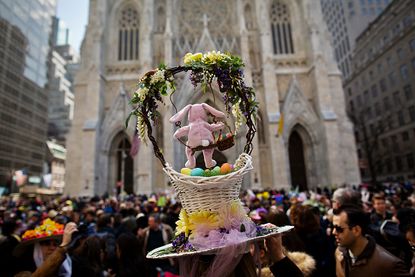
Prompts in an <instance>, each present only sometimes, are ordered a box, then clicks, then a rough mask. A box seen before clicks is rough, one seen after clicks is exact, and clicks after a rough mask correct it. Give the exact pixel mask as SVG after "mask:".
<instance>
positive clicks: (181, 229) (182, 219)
mask: <svg viewBox="0 0 415 277" xmlns="http://www.w3.org/2000/svg"><path fill="white" fill-rule="evenodd" d="M189 225H190V224H189V217H188V216H187V213H186V211H185V210H184V209H182V210H181V211H180V215H179V220H178V221H176V236H178V235H180V234H181V233H184V235H185V236H186V237H188V236H189V232H190V229H189Z"/></svg>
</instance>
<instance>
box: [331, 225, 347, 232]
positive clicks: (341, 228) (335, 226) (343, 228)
mask: <svg viewBox="0 0 415 277" xmlns="http://www.w3.org/2000/svg"><path fill="white" fill-rule="evenodd" d="M346 228H351V227H350V226H348V227H341V226H339V225H333V230H336V233H338V234H341V233H343V232H344V230H346Z"/></svg>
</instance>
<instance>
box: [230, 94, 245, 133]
mask: <svg viewBox="0 0 415 277" xmlns="http://www.w3.org/2000/svg"><path fill="white" fill-rule="evenodd" d="M239 104H240V101H239V102H238V103H236V104H235V105H233V106H232V115H233V116H234V117H235V134H237V133H238V131H239V129H240V128H241V126H242V125H243V124H244V122H245V118H244V117H243V115H242V111H241V109H240V108H239Z"/></svg>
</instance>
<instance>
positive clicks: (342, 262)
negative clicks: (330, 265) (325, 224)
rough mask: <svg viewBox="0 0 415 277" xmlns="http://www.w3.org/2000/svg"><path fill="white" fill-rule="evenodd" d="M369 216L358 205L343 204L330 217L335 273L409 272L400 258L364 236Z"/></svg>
mask: <svg viewBox="0 0 415 277" xmlns="http://www.w3.org/2000/svg"><path fill="white" fill-rule="evenodd" d="M368 222H369V218H368V216H367V215H366V214H365V213H364V212H363V210H362V209H361V208H359V207H355V206H347V205H345V206H342V207H340V208H339V209H338V210H336V211H335V214H334V217H333V235H334V236H335V239H336V243H337V245H338V247H337V249H336V254H335V258H336V275H337V276H345V277H355V276H362V277H366V276H376V277H383V276H384V277H391V276H410V274H409V270H408V269H407V268H406V267H405V264H404V262H403V261H401V260H400V259H398V258H396V257H395V256H394V255H392V254H391V253H389V252H388V251H386V250H385V249H383V248H382V247H381V246H379V245H377V244H376V242H375V240H374V239H373V238H372V237H370V236H365V234H366V230H367V227H368Z"/></svg>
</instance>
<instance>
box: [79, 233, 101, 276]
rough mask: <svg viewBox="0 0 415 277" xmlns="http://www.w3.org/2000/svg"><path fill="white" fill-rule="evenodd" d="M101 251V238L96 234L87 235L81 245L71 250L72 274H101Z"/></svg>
mask: <svg viewBox="0 0 415 277" xmlns="http://www.w3.org/2000/svg"><path fill="white" fill-rule="evenodd" d="M101 251H104V248H103V245H102V243H101V239H100V238H99V237H97V236H91V237H88V238H87V239H86V240H85V241H84V242H83V243H82V245H81V246H80V247H79V248H77V249H75V250H74V251H73V255H72V260H73V272H72V275H73V276H86V275H88V276H89V277H93V276H101V274H102V266H101V265H102V263H103V261H102V260H101ZM86 273H87V274H86Z"/></svg>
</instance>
